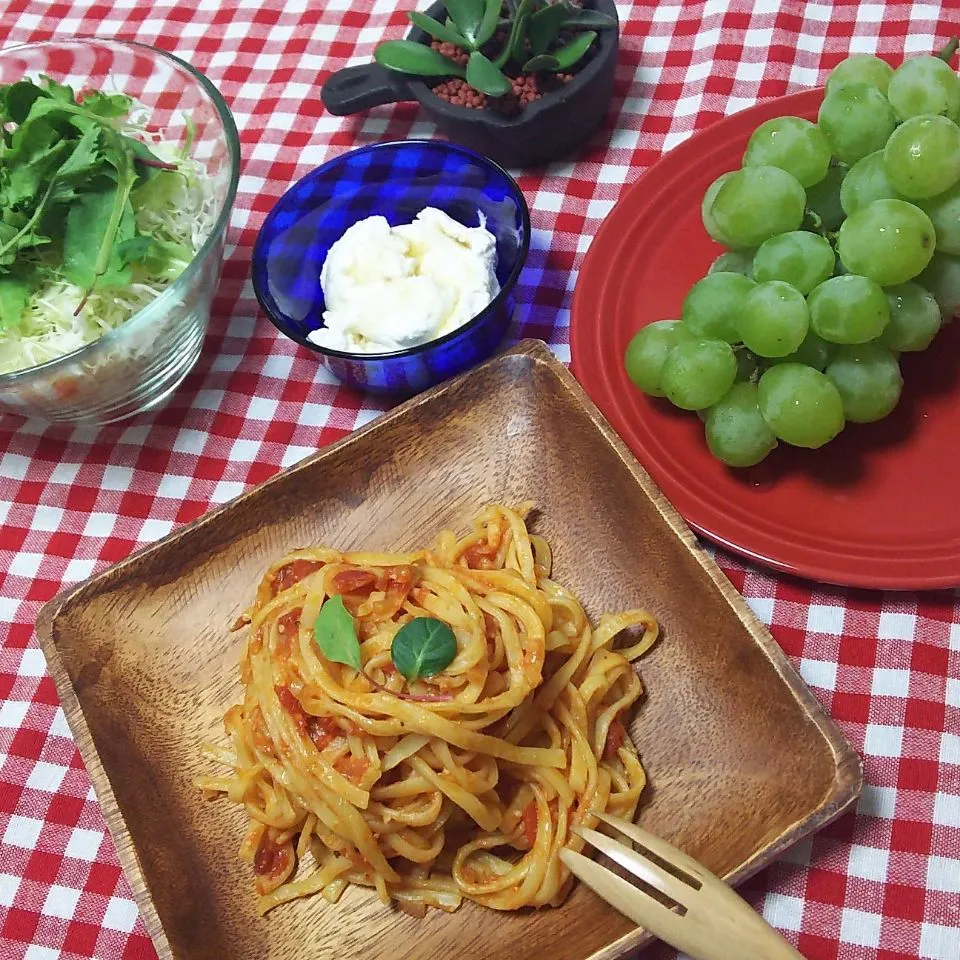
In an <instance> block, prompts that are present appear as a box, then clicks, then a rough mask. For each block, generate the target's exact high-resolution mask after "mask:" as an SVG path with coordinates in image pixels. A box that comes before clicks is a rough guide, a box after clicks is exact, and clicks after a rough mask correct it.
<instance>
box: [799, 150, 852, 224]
mask: <svg viewBox="0 0 960 960" xmlns="http://www.w3.org/2000/svg"><path fill="white" fill-rule="evenodd" d="M847 170H848V168H847V167H845V166H842V165H838V166H835V167H831V168H830V169H829V170H828V171H827V175H826V176H825V177H824V178H823V179H822V180H821V181H820V182H819V183H815V184H814V185H813V186H812V187H807V208H808V209H809V210H810V212H811V213H812V214H815V215H816V216H817V217H818V218H819V220H820V224H821V225H822V227H823V229H824V230H829V231H830V232H831V233H832V232H833V231H835V230H839V229H840V224H841V223H843V217H844V212H843V206H842V205H841V203H840V191H841V189H843V181H844V180H845V179H846V176H847Z"/></svg>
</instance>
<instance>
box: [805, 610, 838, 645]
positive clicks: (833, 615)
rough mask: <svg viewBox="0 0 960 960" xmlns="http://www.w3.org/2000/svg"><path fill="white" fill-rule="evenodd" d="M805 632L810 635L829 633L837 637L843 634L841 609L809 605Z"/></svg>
mask: <svg viewBox="0 0 960 960" xmlns="http://www.w3.org/2000/svg"><path fill="white" fill-rule="evenodd" d="M807 630H809V631H810V632H811V633H829V634H833V635H834V636H837V637H839V636H840V635H841V634H842V633H843V607H837V606H834V605H833V604H824V603H811V604H810V609H809V610H808V611H807Z"/></svg>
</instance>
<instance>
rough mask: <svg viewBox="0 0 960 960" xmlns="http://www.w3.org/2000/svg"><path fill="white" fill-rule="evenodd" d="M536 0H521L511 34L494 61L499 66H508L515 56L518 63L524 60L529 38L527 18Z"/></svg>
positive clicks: (514, 16)
mask: <svg viewBox="0 0 960 960" xmlns="http://www.w3.org/2000/svg"><path fill="white" fill-rule="evenodd" d="M533 4H534V0H520V3H518V4H517V8H516V12H515V13H514V15H513V25H512V26H511V27H510V36H509V37H508V38H507V42H506V43H505V44H504V45H503V49H502V50H501V51H500V53H499V55H498V56H497V58H496V59H495V60H494V61H493V62H494V63H495V64H496V65H497V66H498V67H501V68H502V67H504V66H506V63H507V61H508V60H509V59H510V58H511V57H513V59H514V60H516V61H517V62H518V63H522V62H523V56H524V53H523V47H524V43H525V42H526V39H527V20H528V19H529V18H530V12H531V11H532V10H533Z"/></svg>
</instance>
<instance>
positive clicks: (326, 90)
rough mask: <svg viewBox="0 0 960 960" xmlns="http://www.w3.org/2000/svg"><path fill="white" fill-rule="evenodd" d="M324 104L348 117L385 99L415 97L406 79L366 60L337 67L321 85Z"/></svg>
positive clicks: (388, 101)
mask: <svg viewBox="0 0 960 960" xmlns="http://www.w3.org/2000/svg"><path fill="white" fill-rule="evenodd" d="M320 99H321V100H322V101H323V105H324V106H325V107H326V108H327V109H328V110H329V111H330V112H331V113H332V114H333V115H334V116H337V117H345V116H347V115H349V114H351V113H359V112H360V111H361V110H369V109H370V107H379V106H381V105H382V104H385V103H400V102H401V101H404V100H415V99H416V98H415V97H414V95H413V94H412V93H411V92H410V87H409V86H408V85H407V80H406V78H404V77H403V76H401V75H400V74H398V73H396V72H395V71H393V70H388V69H387V68H386V67H382V66H380V64H379V63H364V64H361V65H360V66H356V67H344V68H343V69H342V70H338V71H337V72H336V73H335V74H333V76H332V77H330V79H329V80H327V82H326V83H325V84H324V85H323V86H322V87H321V89H320Z"/></svg>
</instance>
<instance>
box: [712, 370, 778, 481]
mask: <svg viewBox="0 0 960 960" xmlns="http://www.w3.org/2000/svg"><path fill="white" fill-rule="evenodd" d="M706 435H707V446H708V447H709V448H710V452H711V453H712V454H713V455H714V456H715V457H716V458H717V459H718V460H719V461H720V462H721V463H725V464H726V465H727V466H728V467H752V466H754V465H755V464H757V463H759V462H760V461H761V460H763V458H764V457H766V455H767V454H768V453H770V451H771V450H773V448H774V447H775V446H776V445H777V438H776V437H775V436H774V434H773V431H772V430H771V429H770V427H769V425H768V424H767V421H766V420H764V419H763V417H762V416H761V415H760V408H759V407H758V406H757V386H756V384H753V383H735V384H734V385H733V386H732V387H731V388H730V389H729V390H728V391H727V393H726V394H725V395H724V397H723V398H722V399H721V400H719V401H718V402H717V403H715V404H714V405H713V406H712V407H710V409H709V411H708V412H707V417H706Z"/></svg>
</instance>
